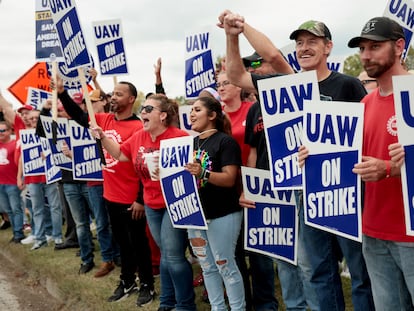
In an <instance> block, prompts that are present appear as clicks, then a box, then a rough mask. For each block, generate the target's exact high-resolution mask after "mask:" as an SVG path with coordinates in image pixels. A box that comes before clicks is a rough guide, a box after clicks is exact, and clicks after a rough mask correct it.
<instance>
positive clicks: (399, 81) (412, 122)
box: [392, 75, 414, 235]
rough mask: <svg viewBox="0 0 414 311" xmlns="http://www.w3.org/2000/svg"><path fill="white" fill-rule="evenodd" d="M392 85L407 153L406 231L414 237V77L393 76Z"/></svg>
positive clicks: (404, 174) (404, 185)
mask: <svg viewBox="0 0 414 311" xmlns="http://www.w3.org/2000/svg"><path fill="white" fill-rule="evenodd" d="M392 84H393V86H394V105H395V116H396V118H397V131H398V142H399V143H400V144H401V145H402V146H403V148H404V151H405V160H404V164H403V166H402V167H401V183H402V190H403V198H404V209H405V224H406V231H407V234H408V235H414V178H413V176H414V76H413V75H406V76H393V77H392Z"/></svg>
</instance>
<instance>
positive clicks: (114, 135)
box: [95, 113, 142, 204]
mask: <svg viewBox="0 0 414 311" xmlns="http://www.w3.org/2000/svg"><path fill="white" fill-rule="evenodd" d="M95 118H96V123H97V124H98V125H99V126H100V127H101V128H102V129H103V131H104V132H105V135H106V136H107V137H108V139H112V140H114V141H116V142H117V143H118V144H120V145H121V146H122V144H123V143H124V142H125V141H126V140H127V139H128V138H129V137H131V136H132V135H133V134H134V133H135V132H136V131H138V130H140V129H141V128H142V123H141V121H140V120H138V119H132V118H131V119H128V120H116V119H115V115H114V114H112V113H98V114H96V115H95ZM104 154H105V160H106V167H105V168H104V169H103V178H104V182H103V186H104V195H103V196H104V198H105V199H107V200H108V201H111V202H117V203H121V204H131V203H132V202H134V201H135V199H136V198H137V194H138V186H139V184H138V176H137V174H136V173H135V171H134V166H133V165H132V162H120V161H118V160H115V159H114V158H113V157H112V156H111V155H110V154H109V153H107V152H106V150H104Z"/></svg>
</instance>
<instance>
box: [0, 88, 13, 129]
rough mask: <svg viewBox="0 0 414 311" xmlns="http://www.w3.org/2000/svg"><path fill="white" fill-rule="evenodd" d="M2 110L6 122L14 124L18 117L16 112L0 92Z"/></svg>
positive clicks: (0, 108)
mask: <svg viewBox="0 0 414 311" xmlns="http://www.w3.org/2000/svg"><path fill="white" fill-rule="evenodd" d="M0 110H1V111H3V116H4V120H5V121H7V122H8V123H9V124H14V119H15V117H16V111H14V109H13V105H12V104H10V103H9V102H8V101H7V100H6V99H5V98H4V96H3V94H2V93H1V92H0Z"/></svg>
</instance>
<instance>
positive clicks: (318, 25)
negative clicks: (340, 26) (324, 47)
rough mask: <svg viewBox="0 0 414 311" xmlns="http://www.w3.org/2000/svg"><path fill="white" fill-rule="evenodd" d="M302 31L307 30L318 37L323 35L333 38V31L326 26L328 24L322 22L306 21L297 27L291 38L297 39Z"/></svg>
mask: <svg viewBox="0 0 414 311" xmlns="http://www.w3.org/2000/svg"><path fill="white" fill-rule="evenodd" d="M301 31H307V32H310V33H311V34H313V35H315V36H317V37H323V38H326V39H328V40H332V35H331V32H330V31H329V29H328V27H326V25H325V24H324V23H322V22H318V21H313V20H310V21H307V22H304V23H303V24H302V25H300V26H299V28H298V29H296V30H295V31H294V32H292V33H291V34H290V36H289V38H290V40H296V38H297V36H298V34H299V32H301Z"/></svg>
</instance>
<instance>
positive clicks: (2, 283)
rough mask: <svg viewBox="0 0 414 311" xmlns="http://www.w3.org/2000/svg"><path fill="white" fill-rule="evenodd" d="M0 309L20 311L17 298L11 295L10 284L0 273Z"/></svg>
mask: <svg viewBox="0 0 414 311" xmlns="http://www.w3.org/2000/svg"><path fill="white" fill-rule="evenodd" d="M0 309H1V310H2V311H20V310H21V309H20V305H19V302H18V300H17V297H16V296H15V295H13V291H12V286H11V283H9V280H8V278H7V276H6V275H5V274H3V273H2V272H0Z"/></svg>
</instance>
